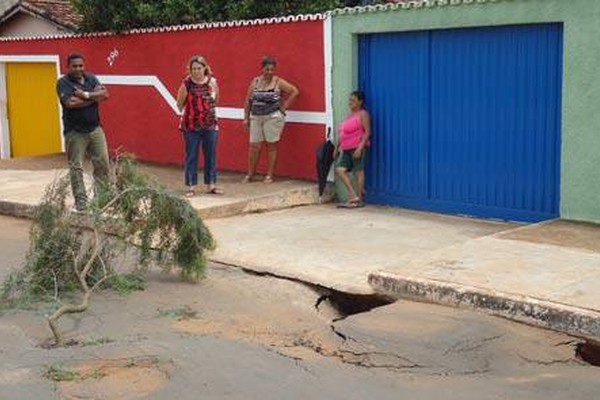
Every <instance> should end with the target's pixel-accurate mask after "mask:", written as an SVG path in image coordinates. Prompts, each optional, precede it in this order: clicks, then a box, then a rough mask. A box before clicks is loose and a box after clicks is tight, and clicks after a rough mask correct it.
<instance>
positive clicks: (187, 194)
mask: <svg viewBox="0 0 600 400" xmlns="http://www.w3.org/2000/svg"><path fill="white" fill-rule="evenodd" d="M184 196H185V197H187V198H188V199H189V198H191V197H194V196H196V191H195V190H194V189H190V190H188V191H187V192H185V194H184Z"/></svg>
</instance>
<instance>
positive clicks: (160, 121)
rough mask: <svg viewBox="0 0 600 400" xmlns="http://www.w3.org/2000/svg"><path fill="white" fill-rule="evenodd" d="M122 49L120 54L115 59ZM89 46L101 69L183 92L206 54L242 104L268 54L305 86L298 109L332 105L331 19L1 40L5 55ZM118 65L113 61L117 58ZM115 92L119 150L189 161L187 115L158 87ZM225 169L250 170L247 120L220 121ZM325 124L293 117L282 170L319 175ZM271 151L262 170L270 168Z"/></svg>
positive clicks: (224, 99) (228, 100) (106, 112)
mask: <svg viewBox="0 0 600 400" xmlns="http://www.w3.org/2000/svg"><path fill="white" fill-rule="evenodd" d="M114 50H117V51H118V56H117V57H115V58H114V59H113V60H112V61H113V62H112V63H111V62H109V59H108V57H109V55H110V54H111V52H113V51H114ZM71 52H81V53H83V54H84V56H85V59H86V69H87V70H88V71H89V72H92V73H94V74H96V75H155V76H157V77H158V78H159V79H160V80H161V81H162V83H163V84H164V85H165V86H166V87H167V89H168V90H169V91H170V92H171V94H172V95H173V96H174V97H175V95H176V93H177V89H178V87H179V85H180V83H181V81H182V79H183V78H184V77H185V75H186V73H187V62H188V60H189V58H190V57H191V56H192V55H197V54H198V55H203V56H205V57H206V59H207V61H208V62H209V64H210V65H211V67H212V69H213V72H214V74H215V76H216V77H217V79H218V81H219V86H220V89H221V99H220V104H219V106H220V107H234V108H242V107H243V100H244V97H245V94H246V90H247V87H248V85H249V83H250V81H251V79H252V78H253V77H254V76H256V75H258V74H259V73H260V61H261V58H262V56H263V55H265V54H270V55H273V56H274V57H275V58H276V59H277V61H278V71H277V72H278V74H279V75H280V76H282V77H283V78H285V79H286V80H288V81H290V82H292V83H293V84H295V85H296V86H298V88H299V89H300V91H301V93H300V97H299V98H298V100H297V102H296V103H295V104H294V105H293V106H292V110H293V111H317V112H324V111H325V81H324V80H325V68H324V57H323V55H324V43H323V21H301V22H289V23H278V24H270V25H254V26H247V27H230V28H211V29H197V30H187V31H170V32H156V33H139V34H128V35H112V36H98V37H87V38H85V37H81V38H68V39H40V40H26V41H0V54H2V55H42V54H44V55H59V56H60V57H61V67H62V68H63V71H62V72H63V73H64V72H65V70H64V67H65V65H66V61H65V57H66V55H67V54H69V53H71ZM111 64H112V65H111ZM109 90H110V92H111V99H110V100H109V101H107V102H106V103H104V104H103V105H102V108H101V117H102V121H103V125H104V127H105V130H106V131H107V135H108V140H109V145H110V147H111V148H112V149H115V148H119V147H122V148H124V149H126V150H128V151H131V152H134V153H136V154H137V155H138V156H139V157H140V159H142V160H146V161H153V162H159V163H177V164H182V160H183V142H182V138H181V133H180V132H179V131H178V130H177V124H178V120H179V117H178V116H177V115H176V114H175V113H174V112H173V110H172V109H171V107H170V106H169V105H168V104H167V103H166V101H165V100H164V99H163V97H162V96H161V95H160V94H159V93H158V91H157V90H156V89H154V88H153V87H150V86H148V87H135V86H118V85H112V86H109ZM219 125H220V136H219V150H218V151H219V159H218V167H219V169H220V170H232V171H245V169H246V164H247V151H248V132H246V131H245V130H244V129H243V127H242V123H241V121H236V120H226V119H221V120H220V124H219ZM324 130H325V126H324V125H321V124H297V123H288V124H287V125H286V128H285V131H284V135H283V138H282V141H281V144H280V154H281V156H280V163H279V165H278V167H277V171H276V174H277V175H280V176H287V177H294V178H305V179H313V178H314V176H315V172H314V150H315V147H316V146H317V145H318V143H319V142H320V141H321V140H322V138H323V134H324ZM265 158H266V154H263V157H262V161H261V170H263V171H264V167H265V164H266V160H265Z"/></svg>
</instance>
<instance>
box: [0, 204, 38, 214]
mask: <svg viewBox="0 0 600 400" xmlns="http://www.w3.org/2000/svg"><path fill="white" fill-rule="evenodd" d="M35 208H36V206H35V205H33V204H26V203H17V202H13V201H7V200H0V215H7V216H10V217H18V218H33V214H34V213H35Z"/></svg>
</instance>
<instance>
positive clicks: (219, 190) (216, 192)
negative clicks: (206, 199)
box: [206, 187, 225, 195]
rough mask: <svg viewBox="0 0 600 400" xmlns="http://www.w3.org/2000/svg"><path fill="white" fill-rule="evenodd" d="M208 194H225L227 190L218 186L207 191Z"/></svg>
mask: <svg viewBox="0 0 600 400" xmlns="http://www.w3.org/2000/svg"><path fill="white" fill-rule="evenodd" d="M206 194H217V195H221V194H225V191H224V190H223V189H221V188H218V187H214V188H212V189H210V190H208V191H206Z"/></svg>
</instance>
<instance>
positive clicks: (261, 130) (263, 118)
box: [244, 56, 299, 183]
mask: <svg viewBox="0 0 600 400" xmlns="http://www.w3.org/2000/svg"><path fill="white" fill-rule="evenodd" d="M276 66H277V62H276V61H275V59H274V58H273V57H268V56H267V57H264V58H263V61H262V74H261V75H260V76H258V77H256V78H254V79H253V80H252V83H250V86H249V87H248V94H247V96H246V106H245V108H244V111H245V113H244V125H245V126H246V127H248V128H249V129H250V150H249V153H248V175H246V177H245V178H244V182H245V183H248V182H252V181H253V180H254V176H255V175H256V167H257V165H258V160H259V159H260V150H261V147H262V144H263V142H266V143H267V151H268V161H269V163H268V170H267V176H266V177H265V180H264V182H265V183H271V182H273V173H274V171H275V165H276V164H277V144H278V143H279V139H280V138H281V132H282V131H283V126H284V124H285V112H286V110H287V109H288V107H289V106H290V105H291V104H292V103H293V102H294V100H295V99H296V97H298V94H299V91H298V89H297V88H296V87H295V86H294V85H292V84H291V83H289V82H287V81H286V80H285V79H283V78H280V77H279V76H277V75H275V67H276ZM282 94H285V95H286V96H287V97H286V98H284V97H283V96H282Z"/></svg>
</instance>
